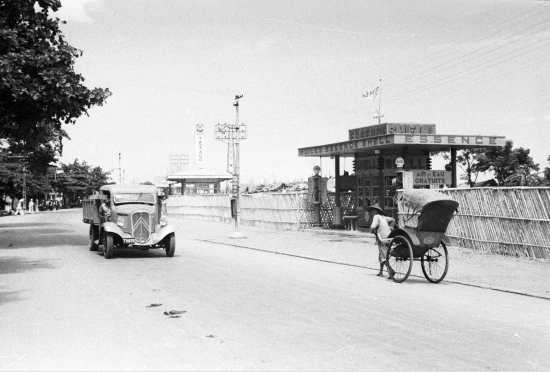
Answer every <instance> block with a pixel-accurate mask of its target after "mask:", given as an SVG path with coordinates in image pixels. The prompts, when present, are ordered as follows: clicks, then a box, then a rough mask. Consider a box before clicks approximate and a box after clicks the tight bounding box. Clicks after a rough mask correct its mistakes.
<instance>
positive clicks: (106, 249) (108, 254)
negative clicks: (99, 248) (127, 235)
mask: <svg viewBox="0 0 550 372" xmlns="http://www.w3.org/2000/svg"><path fill="white" fill-rule="evenodd" d="M103 234H104V235H105V241H104V243H103V257H105V258H107V259H109V258H113V252H114V249H115V244H114V239H113V233H110V232H104V233H103Z"/></svg>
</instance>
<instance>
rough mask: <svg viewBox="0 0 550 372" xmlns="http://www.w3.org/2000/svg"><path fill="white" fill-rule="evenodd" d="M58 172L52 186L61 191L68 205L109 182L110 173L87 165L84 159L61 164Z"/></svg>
mask: <svg viewBox="0 0 550 372" xmlns="http://www.w3.org/2000/svg"><path fill="white" fill-rule="evenodd" d="M58 173H59V174H56V177H55V180H54V182H53V183H52V186H53V187H54V189H55V190H56V191H57V192H61V193H63V197H64V199H65V203H66V204H68V205H71V204H74V203H75V202H76V201H77V200H79V199H84V198H86V197H87V196H89V195H91V194H93V193H94V191H99V188H100V187H101V186H103V185H106V184H108V183H109V175H110V172H104V171H103V170H102V169H101V168H100V167H93V166H91V165H88V164H87V163H86V161H83V162H82V163H79V162H78V159H75V161H74V162H73V163H70V164H61V169H60V171H59V172H58Z"/></svg>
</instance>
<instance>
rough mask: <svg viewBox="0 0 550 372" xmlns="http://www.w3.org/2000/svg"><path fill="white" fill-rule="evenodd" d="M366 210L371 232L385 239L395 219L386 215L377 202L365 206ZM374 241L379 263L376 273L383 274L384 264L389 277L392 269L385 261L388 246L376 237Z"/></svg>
mask: <svg viewBox="0 0 550 372" xmlns="http://www.w3.org/2000/svg"><path fill="white" fill-rule="evenodd" d="M367 212H369V213H370V214H371V215H372V224H371V226H370V229H371V232H372V233H373V234H374V235H375V236H376V235H377V234H378V236H379V237H380V239H386V238H387V237H388V235H390V232H391V229H390V225H393V224H394V223H395V220H394V219H393V218H391V217H386V213H384V211H383V210H382V208H380V207H379V206H378V204H374V205H371V206H370V207H367ZM376 243H377V244H378V262H379V263H380V271H379V272H378V274H376V275H377V276H384V275H383V272H384V266H386V267H387V269H388V273H390V276H389V277H388V279H390V278H391V271H392V269H391V268H390V267H389V266H388V264H387V262H386V252H387V250H388V247H387V246H386V244H385V243H384V242H382V241H380V240H379V239H378V238H377V239H376Z"/></svg>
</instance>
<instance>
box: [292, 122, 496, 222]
mask: <svg viewBox="0 0 550 372" xmlns="http://www.w3.org/2000/svg"><path fill="white" fill-rule="evenodd" d="M504 144H505V137H503V136H487V135H471V134H467V135H454V134H453V135H447V134H437V133H436V125H435V124H417V123H384V124H377V125H372V126H367V127H362V128H356V129H351V130H349V139H348V140H347V141H344V142H336V143H329V144H324V145H318V146H311V147H304V148H300V149H298V156H304V157H319V158H322V157H328V158H334V164H335V167H334V168H335V178H336V187H335V189H336V195H335V207H334V212H333V213H334V224H333V225H334V227H341V226H342V217H343V216H342V211H341V202H340V192H341V191H343V190H350V184H352V185H355V187H354V191H355V196H356V198H355V200H356V208H357V210H358V212H359V213H360V214H364V208H366V207H368V206H369V205H372V204H374V203H378V204H379V205H380V206H381V207H382V208H383V209H384V211H385V212H386V214H387V215H388V216H392V215H394V214H395V213H396V210H395V208H394V200H393V199H394V195H395V193H396V190H397V189H399V188H403V187H414V188H440V187H445V186H447V187H456V186H457V166H456V153H457V150H461V149H467V148H477V147H502V146H504ZM439 152H450V158H451V162H450V163H449V164H447V165H446V167H445V168H446V169H437V170H433V169H432V166H431V154H434V153H439ZM341 157H351V158H353V164H354V172H355V175H351V176H347V175H346V176H341V175H340V158H341ZM343 186H344V187H343ZM394 217H395V216H394Z"/></svg>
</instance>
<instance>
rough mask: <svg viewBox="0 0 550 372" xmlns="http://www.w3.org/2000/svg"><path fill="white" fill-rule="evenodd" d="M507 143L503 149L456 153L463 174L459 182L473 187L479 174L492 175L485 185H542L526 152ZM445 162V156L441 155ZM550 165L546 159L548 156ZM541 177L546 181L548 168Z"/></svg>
mask: <svg viewBox="0 0 550 372" xmlns="http://www.w3.org/2000/svg"><path fill="white" fill-rule="evenodd" d="M513 146H514V143H513V141H511V140H508V141H506V143H505V145H504V146H503V147H490V148H485V147H482V148H473V149H465V150H461V151H459V152H458V153H457V156H456V162H457V165H458V167H459V168H460V169H462V171H463V172H464V173H463V174H461V176H460V177H461V179H463V180H466V181H467V182H468V185H470V187H473V186H474V184H475V183H476V180H477V178H478V176H479V174H480V173H484V172H492V173H494V175H495V177H494V180H489V181H485V182H484V183H485V184H486V185H498V186H536V185H540V184H543V183H545V181H544V180H543V178H542V177H541V176H540V174H541V173H539V172H538V170H539V165H538V164H535V162H534V161H533V158H532V157H531V156H530V155H529V154H530V150H529V149H524V148H523V147H519V148H517V149H514V148H513ZM443 158H444V159H445V160H449V159H450V156H449V154H448V153H444V154H443ZM548 161H549V162H550V156H549V157H548ZM544 174H545V176H544V177H545V178H546V179H547V180H548V182H550V168H546V170H545V173H544Z"/></svg>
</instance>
